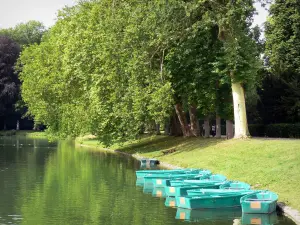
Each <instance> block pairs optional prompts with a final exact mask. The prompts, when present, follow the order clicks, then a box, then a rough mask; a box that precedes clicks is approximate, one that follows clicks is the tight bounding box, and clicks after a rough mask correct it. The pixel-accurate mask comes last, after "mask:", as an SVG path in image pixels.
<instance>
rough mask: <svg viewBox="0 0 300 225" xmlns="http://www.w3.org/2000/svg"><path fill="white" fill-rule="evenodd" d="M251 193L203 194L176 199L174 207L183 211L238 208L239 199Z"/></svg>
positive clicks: (247, 191)
mask: <svg viewBox="0 0 300 225" xmlns="http://www.w3.org/2000/svg"><path fill="white" fill-rule="evenodd" d="M253 192H254V191H251V190H245V191H244V192H236V193H232V192H230V193H204V194H202V195H199V196H186V197H176V205H177V206H178V207H180V208H185V209H213V208H229V207H230V208H231V207H240V200H241V197H243V196H245V195H247V194H250V193H253Z"/></svg>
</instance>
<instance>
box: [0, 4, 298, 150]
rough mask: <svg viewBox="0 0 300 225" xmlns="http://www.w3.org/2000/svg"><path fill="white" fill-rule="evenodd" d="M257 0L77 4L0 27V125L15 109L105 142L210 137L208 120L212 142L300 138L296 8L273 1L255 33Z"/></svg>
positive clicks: (64, 132) (64, 131) (54, 128)
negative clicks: (46, 21) (48, 23)
mask: <svg viewBox="0 0 300 225" xmlns="http://www.w3.org/2000/svg"><path fill="white" fill-rule="evenodd" d="M255 2H256V1H254V0H249V1H244V0H201V1H199V0H197V1H194V0H189V1H182V0H168V1H166V0H156V1H147V2H141V1H136V0H132V1H130V2H129V1H116V0H101V1H100V0H92V1H81V2H80V3H79V4H78V5H76V6H74V7H67V8H64V9H63V10H61V11H60V12H59V14H58V18H57V22H56V24H55V25H54V26H53V27H51V28H49V29H48V30H46V29H45V27H44V26H43V25H42V24H41V23H39V22H36V21H30V22H29V23H27V24H20V25H18V26H16V27H15V28H11V29H2V30H0V36H1V37H0V63H1V64H0V65H1V68H0V69H1V70H0V73H1V74H0V86H1V90H0V91H1V93H0V107H1V110H0V116H1V118H2V120H3V122H2V126H3V128H4V124H5V123H7V121H8V120H9V119H8V118H12V115H13V114H16V112H17V116H16V117H18V118H20V117H21V116H22V118H24V117H27V118H30V119H32V120H33V121H34V123H35V125H36V126H37V125H40V124H43V125H45V126H46V127H47V131H48V132H49V133H51V134H55V135H59V136H61V137H66V136H80V135H84V134H95V135H96V136H97V137H98V138H99V139H100V140H101V141H102V142H103V143H105V144H111V143H114V142H122V141H124V140H128V139H135V138H137V137H138V136H139V134H141V133H144V132H156V133H159V132H160V130H163V129H164V130H165V132H166V133H167V134H169V135H176V136H179V135H183V136H186V137H187V136H200V135H203V136H205V137H208V136H209V134H210V124H212V123H213V124H216V137H217V138H218V137H220V136H221V127H224V128H226V132H225V133H224V134H226V135H227V137H228V138H231V137H233V135H234V137H236V138H244V137H248V136H250V134H251V133H253V135H262V136H264V135H269V134H271V133H272V134H274V135H273V136H288V137H290V136H295V137H296V136H299V135H300V128H299V127H300V126H299V125H297V123H299V122H300V112H299V109H300V102H299V96H300V88H299V87H298V86H299V84H300V30H299V27H300V5H299V3H298V1H297V0H285V1H284V0H275V1H274V2H273V4H272V5H271V6H270V15H269V18H268V21H267V22H266V24H265V28H264V30H265V31H264V36H265V38H262V35H261V30H260V29H259V28H258V27H255V26H254V25H253V16H254V15H255V13H256V9H255V7H254V3H255ZM258 2H259V3H260V4H263V5H265V4H266V3H267V2H266V1H262V0H261V1H258ZM20 52H21V53H20ZM246 109H247V110H246ZM14 118H15V117H14ZM14 121H15V119H14ZM248 122H249V123H250V124H256V125H250V126H249V129H248ZM233 123H234V125H233ZM202 124H204V126H203V127H202ZM225 124H226V126H225ZM270 124H271V125H270ZM274 124H278V125H274ZM289 124H293V125H289ZM233 129H234V130H233ZM249 130H250V133H249ZM290 131H293V132H292V133H289V132H290ZM284 132H287V133H284ZM283 133H284V135H283Z"/></svg>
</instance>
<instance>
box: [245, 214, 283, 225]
mask: <svg viewBox="0 0 300 225" xmlns="http://www.w3.org/2000/svg"><path fill="white" fill-rule="evenodd" d="M277 223H278V217H277V213H276V212H273V213H271V214H248V213H243V216H242V224H245V225H252V224H253V225H254V224H255V225H273V224H277Z"/></svg>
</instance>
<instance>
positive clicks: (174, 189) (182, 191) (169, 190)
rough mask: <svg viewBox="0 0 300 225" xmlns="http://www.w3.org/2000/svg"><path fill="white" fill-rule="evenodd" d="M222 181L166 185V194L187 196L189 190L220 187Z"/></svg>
mask: <svg viewBox="0 0 300 225" xmlns="http://www.w3.org/2000/svg"><path fill="white" fill-rule="evenodd" d="M222 184H223V182H222V183H216V182H202V183H198V184H197V185H189V184H182V185H178V186H171V187H166V188H165V190H166V195H167V196H185V195H187V191H188V190H194V189H205V188H209V189H218V188H219V187H220V186H221V185H222Z"/></svg>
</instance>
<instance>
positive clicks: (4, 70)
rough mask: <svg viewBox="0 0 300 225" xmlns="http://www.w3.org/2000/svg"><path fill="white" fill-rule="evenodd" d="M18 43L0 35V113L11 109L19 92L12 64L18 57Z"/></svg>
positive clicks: (2, 113)
mask: <svg viewBox="0 0 300 225" xmlns="http://www.w3.org/2000/svg"><path fill="white" fill-rule="evenodd" d="M19 53H20V47H19V45H18V44H17V43H16V42H14V41H13V40H11V39H10V38H8V37H3V36H0V115H1V116H3V115H5V113H8V111H12V110H13V104H14V102H15V100H16V99H17V97H18V93H19V84H20V83H19V80H18V76H17V75H16V73H15V71H14V65H15V63H16V61H17V59H18V57H19Z"/></svg>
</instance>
